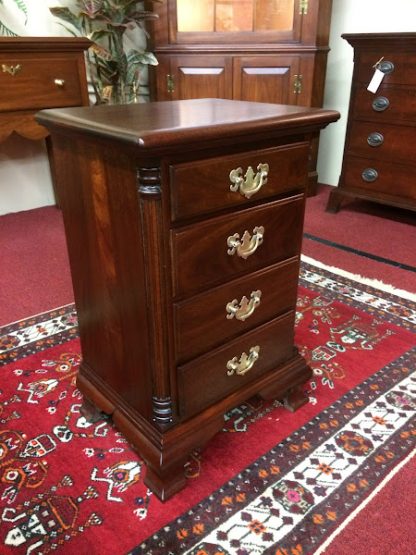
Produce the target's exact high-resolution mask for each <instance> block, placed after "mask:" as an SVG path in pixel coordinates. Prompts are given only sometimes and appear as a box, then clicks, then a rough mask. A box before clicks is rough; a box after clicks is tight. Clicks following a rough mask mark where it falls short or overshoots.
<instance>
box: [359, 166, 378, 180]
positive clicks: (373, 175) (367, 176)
mask: <svg viewBox="0 0 416 555" xmlns="http://www.w3.org/2000/svg"><path fill="white" fill-rule="evenodd" d="M361 177H362V178H363V180H364V181H367V183H372V182H373V181H375V180H376V179H377V178H378V171H377V170H375V169H374V168H366V169H365V170H364V171H363V173H362V174H361Z"/></svg>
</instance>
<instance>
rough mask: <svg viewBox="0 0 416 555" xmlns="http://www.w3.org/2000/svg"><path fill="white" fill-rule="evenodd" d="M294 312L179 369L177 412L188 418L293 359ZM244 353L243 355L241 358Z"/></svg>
mask: <svg viewBox="0 0 416 555" xmlns="http://www.w3.org/2000/svg"><path fill="white" fill-rule="evenodd" d="M293 322H294V312H290V313H288V314H286V315H284V316H282V317H280V318H277V319H276V320H273V321H272V322H270V323H268V324H266V325H264V326H261V327H259V328H256V329H255V330H254V331H252V332H249V333H246V334H244V335H243V336H241V337H239V338H238V339H237V340H235V341H232V342H230V343H227V345H225V346H224V347H221V348H220V349H217V350H216V351H213V352H212V353H209V354H208V355H204V356H202V357H199V358H198V359H195V360H193V361H192V362H190V363H189V364H185V365H183V366H180V367H179V368H178V386H179V391H180V399H179V411H180V413H181V416H182V417H184V418H187V417H189V416H191V415H193V414H195V413H196V412H198V411H200V410H202V409H204V408H206V407H208V406H209V405H211V404H212V403H214V402H215V401H218V400H219V399H221V398H222V397H225V396H226V395H228V394H230V393H232V392H234V391H237V390H238V389H239V388H240V387H242V386H243V385H244V384H246V383H247V382H250V381H252V380H254V379H255V378H256V377H257V376H259V375H261V374H264V373H265V372H267V371H268V370H272V369H274V368H276V366H277V365H278V364H279V363H281V362H283V361H285V360H287V359H288V358H290V357H291V356H292V355H293V347H292V345H291V343H292V342H293V335H294V327H293ZM244 353H245V355H244Z"/></svg>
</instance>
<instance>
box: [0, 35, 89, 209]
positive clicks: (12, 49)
mask: <svg viewBox="0 0 416 555" xmlns="http://www.w3.org/2000/svg"><path fill="white" fill-rule="evenodd" d="M90 45H91V42H90V41H89V40H88V39H86V38H75V37H71V38H64V37H0V68H1V71H0V142H2V141H5V140H6V139H7V138H8V137H9V136H10V135H11V134H12V133H17V134H18V135H20V136H22V137H24V138H25V139H31V140H39V139H45V138H46V147H47V150H48V156H49V163H50V167H51V174H52V185H53V187H54V193H55V199H56V202H57V204H59V198H58V193H57V190H56V187H55V171H54V168H55V164H54V157H53V150H52V147H51V143H50V141H49V137H48V135H49V133H48V130H47V129H46V128H45V127H43V126H42V125H39V124H38V123H37V122H36V121H35V118H34V115H35V113H36V112H37V111H38V110H39V109H41V108H55V107H63V106H87V105H88V104H89V97H88V86H87V76H86V69H85V59H84V51H85V50H86V49H87V48H88V47H89V46H90Z"/></svg>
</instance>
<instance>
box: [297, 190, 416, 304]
mask: <svg viewBox="0 0 416 555" xmlns="http://www.w3.org/2000/svg"><path fill="white" fill-rule="evenodd" d="M330 189H331V188H330V187H324V186H321V187H320V188H319V189H318V194H317V195H316V196H315V197H310V198H308V201H307V208H306V220H305V234H306V236H305V238H304V240H303V246H302V253H303V254H305V255H307V256H309V257H311V258H314V259H316V260H319V261H320V262H323V263H325V264H326V265H329V266H334V267H336V268H342V269H343V270H346V271H348V272H351V273H353V274H358V275H362V276H365V277H367V278H371V279H377V280H381V281H383V282H384V283H387V284H390V285H393V286H395V287H396V288H398V289H405V290H406V291H410V292H413V293H416V214H415V213H414V212H410V211H406V210H400V209H394V208H392V207H388V206H382V205H379V204H376V203H371V202H365V201H358V200H354V201H345V203H344V204H343V205H342V207H341V209H340V211H339V212H338V213H337V214H330V213H328V212H326V211H325V208H326V204H327V199H328V195H329V191H330ZM309 236H313V237H314V239H308V237H309ZM318 239H324V240H325V241H329V242H332V243H335V245H338V247H337V246H334V245H333V246H328V245H325V244H323V243H321V242H319V241H318ZM341 247H347V248H350V249H352V250H356V251H360V252H361V253H362V254H361V255H358V254H354V253H352V252H348V251H346V250H344V249H342V248H341ZM365 255H370V256H371V255H374V256H376V257H379V258H384V259H386V260H390V261H391V262H392V263H397V264H401V265H407V266H410V267H412V268H413V270H412V271H409V270H406V269H403V268H399V267H397V266H394V265H393V264H388V263H385V262H384V263H383V262H378V261H376V260H372V259H371V258H369V256H365Z"/></svg>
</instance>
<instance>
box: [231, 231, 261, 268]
mask: <svg viewBox="0 0 416 555" xmlns="http://www.w3.org/2000/svg"><path fill="white" fill-rule="evenodd" d="M263 236H264V227H263V226H262V225H259V226H257V227H255V228H254V229H253V236H251V235H250V233H249V232H248V231H247V230H246V231H245V232H244V233H243V237H242V238H241V239H240V234H239V233H234V235H230V237H228V239H227V246H228V247H229V249H228V251H227V253H228V254H229V255H230V256H232V255H233V254H235V253H237V256H239V257H240V258H244V260H245V259H246V258H248V257H249V256H251V255H252V254H254V253H255V252H256V250H257V249H258V247H259V246H260V245H261V244H262V243H263Z"/></svg>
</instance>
